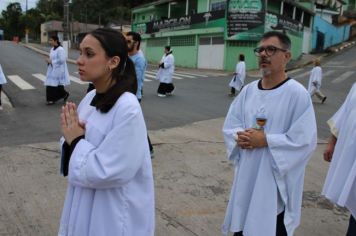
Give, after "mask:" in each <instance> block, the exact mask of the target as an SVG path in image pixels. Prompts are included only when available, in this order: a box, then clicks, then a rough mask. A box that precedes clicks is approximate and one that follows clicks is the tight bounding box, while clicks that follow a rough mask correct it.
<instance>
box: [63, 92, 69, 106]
mask: <svg viewBox="0 0 356 236" xmlns="http://www.w3.org/2000/svg"><path fill="white" fill-rule="evenodd" d="M68 97H69V93H68V92H67V94H66V95H65V96H64V98H63V102H64V103H66V102H67V99H68Z"/></svg>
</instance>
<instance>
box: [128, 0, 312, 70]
mask: <svg viewBox="0 0 356 236" xmlns="http://www.w3.org/2000/svg"><path fill="white" fill-rule="evenodd" d="M304 2H305V3H303V4H302V3H296V1H291V0H290V1H289V0H283V1H282V0H274V1H272V0H160V1H156V2H152V3H149V4H145V5H141V6H139V7H136V8H134V9H133V10H132V28H133V30H134V31H137V32H139V33H141V35H142V38H143V42H142V50H143V51H144V53H145V56H146V58H147V59H148V61H150V62H151V63H158V61H159V60H160V59H161V57H162V55H163V48H164V46H165V45H170V46H171V47H172V49H173V54H174V55H175V60H176V65H177V66H183V67H192V68H208V69H222V70H228V71H233V70H234V69H235V65H236V62H237V60H238V55H239V54H241V53H243V54H245V58H246V66H247V69H254V68H257V66H258V65H257V60H256V57H255V55H254V54H253V49H254V48H255V47H257V45H258V42H259V40H260V38H261V36H262V34H263V33H264V32H266V31H270V30H279V31H283V32H285V33H287V34H288V36H289V37H290V38H291V40H292V54H293V58H294V59H295V58H298V57H299V56H300V55H301V54H302V53H303V52H305V53H307V52H309V51H310V50H311V44H310V42H311V27H312V18H313V14H314V13H313V9H314V5H313V4H308V2H310V1H304Z"/></svg>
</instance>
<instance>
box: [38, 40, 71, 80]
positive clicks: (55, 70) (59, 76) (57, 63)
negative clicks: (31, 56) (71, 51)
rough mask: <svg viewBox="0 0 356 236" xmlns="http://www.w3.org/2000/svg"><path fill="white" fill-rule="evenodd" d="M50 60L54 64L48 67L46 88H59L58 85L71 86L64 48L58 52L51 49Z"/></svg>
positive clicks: (60, 48) (58, 49)
mask: <svg viewBox="0 0 356 236" xmlns="http://www.w3.org/2000/svg"><path fill="white" fill-rule="evenodd" d="M49 58H50V59H51V61H52V63H51V64H49V65H48V67H47V76H46V80H45V82H44V84H45V86H52V87H57V86H58V85H63V86H65V85H69V84H70V80H69V73H68V68H67V62H66V56H65V51H64V49H63V47H61V46H59V47H58V48H57V49H56V50H53V48H51V51H50V53H49Z"/></svg>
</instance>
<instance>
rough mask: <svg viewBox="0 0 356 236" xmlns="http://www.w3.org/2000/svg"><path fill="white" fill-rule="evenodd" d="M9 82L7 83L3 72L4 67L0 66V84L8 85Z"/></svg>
mask: <svg viewBox="0 0 356 236" xmlns="http://www.w3.org/2000/svg"><path fill="white" fill-rule="evenodd" d="M6 83H7V81H6V77H5V75H4V72H3V71H2V67H1V65H0V84H6Z"/></svg>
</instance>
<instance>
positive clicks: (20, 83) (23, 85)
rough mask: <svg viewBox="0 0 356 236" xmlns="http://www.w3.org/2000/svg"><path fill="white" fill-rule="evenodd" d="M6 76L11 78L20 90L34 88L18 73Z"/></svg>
mask: <svg viewBox="0 0 356 236" xmlns="http://www.w3.org/2000/svg"><path fill="white" fill-rule="evenodd" d="M7 78H9V80H11V81H12V82H13V83H14V84H15V85H16V86H17V87H19V88H20V89H22V90H30V89H35V87H33V86H32V85H31V84H29V83H27V82H26V81H25V80H23V79H22V78H21V77H20V76H18V75H8V76H7Z"/></svg>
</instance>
